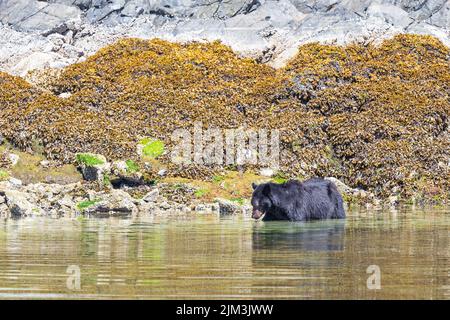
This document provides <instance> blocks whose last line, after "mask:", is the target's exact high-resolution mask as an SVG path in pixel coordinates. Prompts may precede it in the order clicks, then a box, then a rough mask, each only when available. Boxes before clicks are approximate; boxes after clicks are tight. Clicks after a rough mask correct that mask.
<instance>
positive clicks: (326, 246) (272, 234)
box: [252, 220, 345, 251]
mask: <svg viewBox="0 0 450 320" xmlns="http://www.w3.org/2000/svg"><path fill="white" fill-rule="evenodd" d="M344 238H345V220H328V221H316V222H296V223H292V222H285V221H273V222H265V223H261V224H256V225H255V226H254V228H253V235H252V240H253V245H252V247H253V249H254V250H261V249H262V250H271V249H277V250H280V251H281V250H283V251H341V250H343V249H344Z"/></svg>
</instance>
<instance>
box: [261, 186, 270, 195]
mask: <svg viewBox="0 0 450 320" xmlns="http://www.w3.org/2000/svg"><path fill="white" fill-rule="evenodd" d="M262 193H263V195H265V196H267V197H269V196H270V184H268V183H267V184H265V185H264V188H263V190H262Z"/></svg>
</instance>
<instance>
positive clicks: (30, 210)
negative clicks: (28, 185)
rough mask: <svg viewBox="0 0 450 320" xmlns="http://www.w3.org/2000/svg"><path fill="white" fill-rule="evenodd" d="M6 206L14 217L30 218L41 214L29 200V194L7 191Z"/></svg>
mask: <svg viewBox="0 0 450 320" xmlns="http://www.w3.org/2000/svg"><path fill="white" fill-rule="evenodd" d="M5 199H6V204H7V206H8V208H9V211H10V212H11V214H12V215H14V216H28V215H33V214H36V213H39V212H40V210H39V209H38V208H36V207H35V206H33V205H32V204H31V203H30V202H29V201H28V199H27V194H26V193H24V192H21V191H17V190H8V191H5Z"/></svg>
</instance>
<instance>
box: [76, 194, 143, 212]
mask: <svg viewBox="0 0 450 320" xmlns="http://www.w3.org/2000/svg"><path fill="white" fill-rule="evenodd" d="M136 211H137V207H136V205H135V204H134V200H133V198H132V197H131V196H130V195H129V194H128V193H127V192H125V191H122V190H111V192H110V193H108V194H105V195H103V196H102V197H101V199H100V200H99V201H98V202H97V203H95V204H93V205H92V206H90V207H88V208H87V209H86V210H85V211H84V213H86V214H91V215H95V216H104V215H107V216H113V215H129V214H131V213H134V212H136Z"/></svg>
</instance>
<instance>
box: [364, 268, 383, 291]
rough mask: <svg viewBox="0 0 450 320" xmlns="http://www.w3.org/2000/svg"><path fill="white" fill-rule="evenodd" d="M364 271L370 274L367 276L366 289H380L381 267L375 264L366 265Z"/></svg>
mask: <svg viewBox="0 0 450 320" xmlns="http://www.w3.org/2000/svg"><path fill="white" fill-rule="evenodd" d="M366 273H367V274H370V276H369V277H368V278H367V283H366V284H367V289H369V290H380V289H381V269H380V267H379V266H377V265H376V264H372V265H370V266H368V267H367V269H366Z"/></svg>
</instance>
